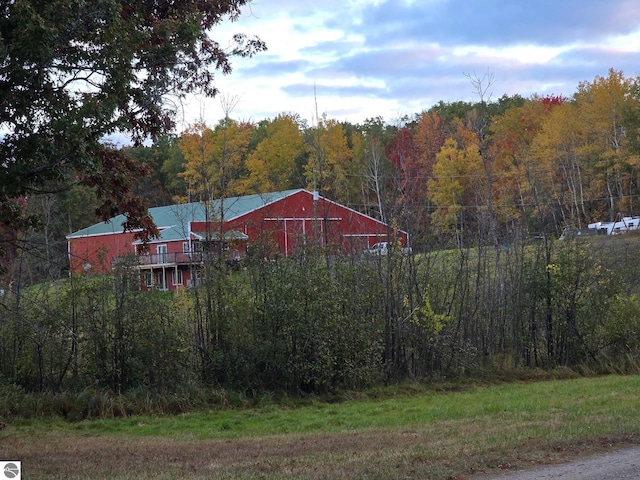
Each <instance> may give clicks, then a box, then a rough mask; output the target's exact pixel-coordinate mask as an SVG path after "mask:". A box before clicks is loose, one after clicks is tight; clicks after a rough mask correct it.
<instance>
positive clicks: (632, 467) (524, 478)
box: [480, 447, 640, 480]
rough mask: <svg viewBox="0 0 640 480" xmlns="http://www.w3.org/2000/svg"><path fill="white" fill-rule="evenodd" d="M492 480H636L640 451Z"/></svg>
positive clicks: (521, 472) (590, 459) (627, 450)
mask: <svg viewBox="0 0 640 480" xmlns="http://www.w3.org/2000/svg"><path fill="white" fill-rule="evenodd" d="M480 478H484V479H487V480H488V479H495V480H548V479H553V478H560V479H562V480H637V479H640V447H634V448H628V449H625V450H619V451H617V452H610V453H605V454H601V455H596V456H593V457H589V458H583V459H580V460H575V461H573V462H571V463H568V464H564V465H553V466H547V467H543V468H536V469H533V470H526V471H525V470H523V471H519V472H510V473H505V474H504V475H498V476H493V477H480Z"/></svg>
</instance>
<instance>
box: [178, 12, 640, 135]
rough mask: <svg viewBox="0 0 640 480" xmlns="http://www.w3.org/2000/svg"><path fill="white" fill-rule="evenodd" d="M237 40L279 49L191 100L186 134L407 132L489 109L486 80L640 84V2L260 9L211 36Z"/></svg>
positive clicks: (497, 86) (502, 86)
mask: <svg viewBox="0 0 640 480" xmlns="http://www.w3.org/2000/svg"><path fill="white" fill-rule="evenodd" d="M233 33H246V34H247V35H256V36H258V37H260V38H261V39H262V40H263V41H265V42H266V44H267V48H268V50H267V51H266V52H262V53H259V54H258V55H256V56H254V57H252V58H248V59H235V60H234V61H233V65H234V70H233V72H232V73H231V74H230V75H229V76H223V75H221V74H219V75H218V76H217V86H218V88H219V89H220V92H221V94H220V95H219V96H218V97H216V98H214V99H206V98H203V97H200V96H194V97H189V99H187V101H186V102H185V104H184V106H183V108H182V109H181V110H180V115H179V123H178V130H179V131H181V130H182V129H184V128H186V127H187V126H188V125H190V124H193V123H194V122H195V121H198V120H204V121H205V122H206V123H207V124H209V125H215V124H216V123H217V122H218V120H219V119H220V118H222V117H223V116H224V110H225V109H227V110H230V116H231V118H234V119H237V120H247V121H254V122H258V121H260V120H264V119H270V118H275V117H276V116H277V115H278V114H280V113H294V114H298V115H300V117H301V118H303V119H306V120H307V122H308V123H309V124H310V125H313V124H315V123H316V120H317V117H318V115H319V116H323V115H326V116H327V117H328V118H330V119H335V120H338V121H348V122H352V123H362V122H364V121H365V120H366V119H367V118H374V117H382V118H383V119H384V120H385V121H386V122H387V123H398V122H399V121H400V119H401V118H402V117H404V116H408V117H409V118H413V117H414V116H415V115H416V114H419V113H420V112H422V111H425V110H428V109H429V108H430V107H431V106H433V105H435V104H437V103H438V102H440V101H444V102H456V101H465V102H475V101H478V100H479V93H478V89H477V88H476V86H474V84H475V85H477V81H478V80H479V81H481V85H482V86H483V89H484V98H485V100H487V99H488V100H496V99H498V98H499V97H501V96H502V95H504V94H507V95H514V94H520V95H522V96H523V97H526V98H528V97H530V96H532V95H534V94H538V95H547V94H554V95H563V96H565V97H571V95H572V94H573V93H574V92H575V91H576V89H577V87H578V85H579V84H580V82H585V81H588V82H592V81H593V80H594V79H595V78H596V77H597V76H601V77H606V76H607V75H608V72H609V70H610V69H612V68H613V69H615V70H618V71H622V72H623V73H624V74H625V76H626V77H636V76H639V75H640V2H639V1H638V0H537V1H536V2H529V1H525V0H254V1H253V2H252V3H251V4H250V6H249V8H245V9H244V11H243V15H242V16H241V17H240V18H239V19H238V21H237V22H233V23H232V22H225V23H224V24H221V25H219V26H217V27H216V28H214V30H212V32H211V36H212V38H214V39H215V40H216V41H218V42H219V43H220V44H221V45H223V46H224V45H228V43H229V39H230V38H231V35H232V34H233ZM474 80H475V81H476V82H474Z"/></svg>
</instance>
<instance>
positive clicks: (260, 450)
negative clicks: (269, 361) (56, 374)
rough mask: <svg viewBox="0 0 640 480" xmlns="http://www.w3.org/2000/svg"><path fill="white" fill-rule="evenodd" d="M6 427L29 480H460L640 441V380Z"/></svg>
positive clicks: (3, 450) (1, 434) (6, 449)
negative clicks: (419, 479) (338, 479)
mask: <svg viewBox="0 0 640 480" xmlns="http://www.w3.org/2000/svg"><path fill="white" fill-rule="evenodd" d="M5 423H6V424H5V425H3V428H2V429H1V430H0V460H20V461H22V467H23V478H28V479H34V478H35V479H39V478H42V479H44V478H47V479H51V478H59V479H62V478H64V479H69V478H72V479H75V478H77V479H80V478H92V479H133V478H136V479H138V478H142V479H151V478H154V479H156V478H157V479H204V478H216V479H231V478H234V479H235V478H237V479H254V478H256V479H257V478H265V479H270V478H273V479H276V478H327V479H329V478H331V479H335V478H374V479H386V478H434V479H462V478H474V477H477V476H483V475H491V474H496V473H503V472H504V471H505V470H509V469H515V468H524V467H531V466H534V465H537V464H542V463H554V462H561V461H568V460H570V459H572V458H575V457H576V456H580V455H585V454H589V453H592V452H597V451H602V450H606V449H612V448H617V447H621V446H627V445H630V444H640V376H605V377H597V378H580V379H570V380H553V381H543V382H532V383H510V384H503V385H498V386H484V387H473V388H469V389H466V390H463V391H451V392H435V391H426V390H424V389H421V388H414V389H403V390H402V391H401V393H396V394H393V393H389V392H388V391H382V392H381V393H380V395H379V398H377V399H371V398H368V399H353V400H345V401H342V402H339V403H323V402H307V403H306V404H302V405H286V406H285V405H264V406H262V407H260V408H254V409H236V410H211V411H201V412H194V413H190V414H184V415H179V416H165V417H135V418H134V417H129V418H122V419H109V420H94V421H84V422H79V423H69V422H65V421H64V420H60V419H36V420H15V421H11V422H6V421H5Z"/></svg>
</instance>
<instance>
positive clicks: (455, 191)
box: [427, 136, 482, 230]
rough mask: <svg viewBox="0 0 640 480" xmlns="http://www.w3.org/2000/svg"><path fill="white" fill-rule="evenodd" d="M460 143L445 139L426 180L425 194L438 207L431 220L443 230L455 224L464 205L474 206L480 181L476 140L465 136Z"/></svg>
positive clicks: (480, 174) (480, 167)
mask: <svg viewBox="0 0 640 480" xmlns="http://www.w3.org/2000/svg"><path fill="white" fill-rule="evenodd" d="M464 140H465V143H466V146H465V145H462V146H461V145H459V144H458V142H457V141H456V140H455V139H453V138H451V137H450V138H448V139H447V140H446V141H445V144H444V145H443V146H442V148H441V149H440V152H439V153H438V154H437V155H436V163H435V164H434V166H433V177H432V178H431V179H430V180H429V181H428V183H427V189H428V197H429V200H431V202H433V203H434V204H435V205H437V206H438V209H437V210H436V212H434V215H433V220H434V223H436V224H438V225H439V226H440V227H441V228H443V229H444V230H448V229H450V228H452V227H453V226H455V225H456V223H457V220H458V214H459V212H460V211H461V209H462V208H463V206H468V205H473V204H475V203H476V200H475V199H474V197H475V195H476V192H477V190H478V189H479V188H480V186H481V182H482V160H481V158H480V153H479V150H478V145H477V144H476V143H473V142H470V141H469V137H468V136H465V138H464Z"/></svg>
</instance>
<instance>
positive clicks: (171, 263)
mask: <svg viewBox="0 0 640 480" xmlns="http://www.w3.org/2000/svg"><path fill="white" fill-rule="evenodd" d="M149 213H150V214H151V216H152V218H153V220H154V222H155V224H156V226H157V227H158V229H159V230H160V238H158V239H155V240H153V241H152V242H151V244H150V245H149V248H148V251H142V250H141V248H140V247H141V245H140V242H138V241H135V239H134V233H133V232H123V227H122V224H123V222H124V220H125V218H124V216H123V215H119V216H117V217H114V218H112V219H111V220H109V221H108V222H103V223H98V224H95V225H93V226H91V227H87V228H85V229H83V230H79V231H77V232H75V233H72V234H71V235H68V236H67V240H68V242H69V261H70V267H71V271H72V272H73V273H79V272H88V271H91V272H98V273H105V272H108V271H110V270H111V269H112V268H113V265H114V264H115V263H117V262H118V261H121V260H122V259H124V258H125V257H126V256H127V255H129V256H130V257H131V258H133V259H135V261H136V262H135V263H136V268H139V269H140V271H141V273H142V276H143V278H144V280H145V282H144V285H145V286H148V287H151V286H155V287H157V288H161V289H171V290H173V289H175V288H178V287H180V286H189V285H193V284H194V283H195V281H196V280H197V273H198V269H197V268H194V267H197V265H199V264H201V263H202V262H203V261H204V260H206V258H207V257H208V256H211V255H216V256H219V255H222V256H223V257H224V259H225V260H227V261H228V262H236V261H237V260H239V259H241V258H242V257H243V256H244V255H245V253H246V251H247V248H256V249H257V248H262V249H264V252H260V253H261V254H264V255H271V254H274V253H277V254H280V255H284V256H289V255H291V254H292V253H294V252H296V250H297V249H298V248H299V247H300V246H301V245H303V244H304V243H305V242H308V241H309V240H314V241H316V242H318V243H319V244H320V245H323V246H326V247H328V248H330V249H332V250H333V251H335V252H336V253H337V252H341V253H346V254H360V253H362V251H363V250H365V249H367V248H369V247H370V246H371V245H373V244H374V243H376V242H380V241H387V240H391V239H394V240H398V241H399V242H400V243H401V244H402V245H407V244H408V235H407V233H406V232H403V231H399V230H393V229H391V227H389V226H388V225H386V224H385V223H383V222H381V221H379V220H376V219H375V218H372V217H370V216H368V215H364V214H362V213H360V212H357V211H355V210H353V209H351V208H348V207H346V206H344V205H341V204H339V203H336V202H333V201H331V200H328V199H326V198H324V197H321V196H319V195H318V194H317V193H311V192H309V191H307V190H302V189H299V190H286V191H282V192H275V193H267V194H257V195H247V196H242V197H233V198H226V199H224V200H215V201H213V202H210V204H204V203H187V204H180V205H172V206H167V207H156V208H151V209H149ZM389 237H392V238H389Z"/></svg>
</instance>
